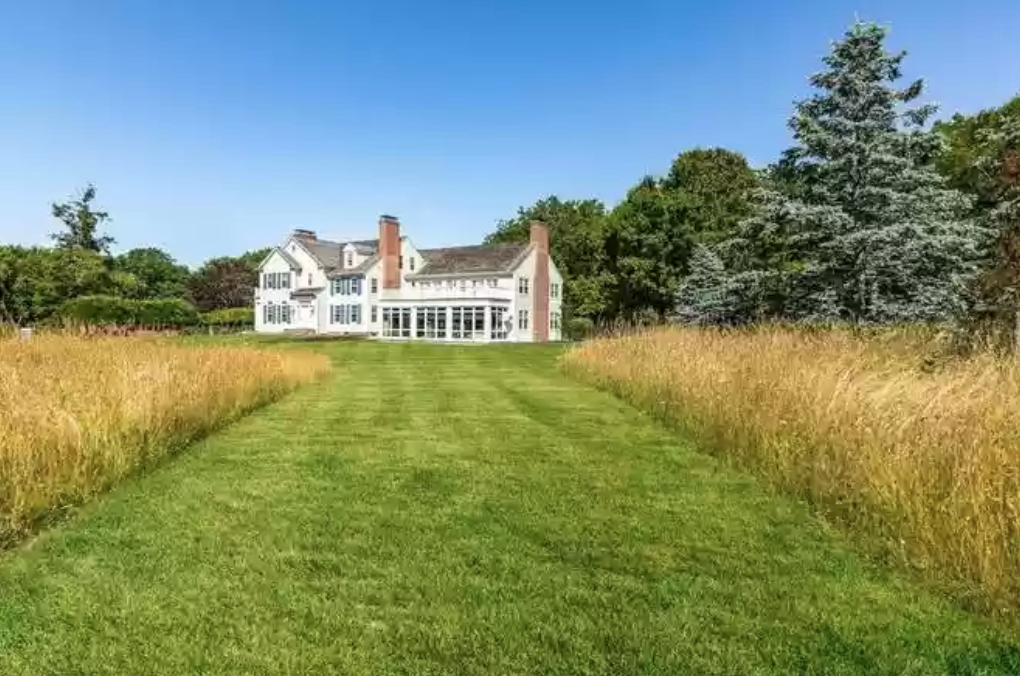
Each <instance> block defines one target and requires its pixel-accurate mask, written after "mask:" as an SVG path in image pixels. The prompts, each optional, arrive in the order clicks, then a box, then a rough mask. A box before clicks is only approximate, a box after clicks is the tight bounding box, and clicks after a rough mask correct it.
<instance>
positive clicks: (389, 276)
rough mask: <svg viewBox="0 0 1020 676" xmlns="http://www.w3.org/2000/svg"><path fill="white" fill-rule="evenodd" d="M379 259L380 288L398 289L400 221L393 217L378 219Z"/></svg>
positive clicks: (383, 216)
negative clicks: (380, 262)
mask: <svg viewBox="0 0 1020 676" xmlns="http://www.w3.org/2000/svg"><path fill="white" fill-rule="evenodd" d="M379 258H381V259H382V267H383V273H382V288H384V289H399V288H400V221H398V220H397V219H396V217H395V216H387V215H385V214H384V215H382V216H380V217H379Z"/></svg>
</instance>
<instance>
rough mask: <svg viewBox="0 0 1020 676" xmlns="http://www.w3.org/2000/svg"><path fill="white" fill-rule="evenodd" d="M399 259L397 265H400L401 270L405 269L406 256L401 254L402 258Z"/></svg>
mask: <svg viewBox="0 0 1020 676" xmlns="http://www.w3.org/2000/svg"><path fill="white" fill-rule="evenodd" d="M397 260H398V265H397V267H399V268H400V269H401V270H403V269H404V257H403V256H400V258H398V259H397Z"/></svg>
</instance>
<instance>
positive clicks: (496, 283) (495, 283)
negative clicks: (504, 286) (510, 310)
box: [489, 279, 499, 289]
mask: <svg viewBox="0 0 1020 676" xmlns="http://www.w3.org/2000/svg"><path fill="white" fill-rule="evenodd" d="M497 286H499V280H498V279H490V280H489V288H490V289H495V288H496V287H497Z"/></svg>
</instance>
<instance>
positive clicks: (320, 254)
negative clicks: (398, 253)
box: [294, 237, 378, 272]
mask: <svg viewBox="0 0 1020 676" xmlns="http://www.w3.org/2000/svg"><path fill="white" fill-rule="evenodd" d="M294 239H296V240H297V241H298V242H300V243H301V246H303V247H304V248H305V249H307V250H308V253H310V254H311V255H312V258H314V259H315V260H316V261H317V262H318V263H319V265H321V266H322V268H323V269H324V270H326V271H327V272H355V271H358V269H359V268H362V267H363V266H364V265H365V263H362V264H361V265H358V266H356V267H354V268H351V269H347V270H345V269H344V265H343V264H344V260H343V249H344V247H345V246H347V245H348V244H353V245H354V250H355V251H357V252H358V253H359V254H361V255H362V256H370V255H374V254H375V252H376V249H377V246H378V245H377V243H376V240H374V239H362V240H355V241H353V242H331V241H329V240H328V239H309V238H307V237H295V238H294Z"/></svg>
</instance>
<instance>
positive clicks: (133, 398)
mask: <svg viewBox="0 0 1020 676" xmlns="http://www.w3.org/2000/svg"><path fill="white" fill-rule="evenodd" d="M328 368H329V363H328V360H327V359H326V357H324V356H321V355H314V354H311V353H298V352H278V351H262V350H255V349H242V348H233V347H223V346H185V345H181V344H179V343H173V342H170V341H166V340H158V339H145V338H81V337H75V336H69V335H39V336H36V337H34V338H33V339H32V340H30V341H27V342H24V343H22V342H18V341H17V340H13V339H10V338H8V339H6V340H3V341H0V546H3V545H4V544H10V543H11V542H13V541H15V540H16V539H18V538H19V537H21V536H23V535H24V534H25V532H26V531H27V530H28V529H30V528H31V527H32V525H33V524H34V523H35V522H37V521H38V519H39V518H41V517H44V516H46V515H48V514H50V513H52V512H53V510H55V509H57V508H60V507H63V506H66V505H71V504H76V503H79V502H81V501H83V500H84V499H86V498H87V497H89V496H90V495H92V494H94V493H96V492H97V491H101V490H103V489H105V488H107V487H109V486H110V485H111V484H112V483H113V482H115V481H117V480H118V479H120V478H122V477H124V476H125V475H128V474H130V473H132V472H134V471H136V470H138V469H139V468H141V467H143V466H145V465H146V464H148V463H151V462H153V461H154V460H157V459H159V458H160V457H162V456H164V455H166V454H167V453H169V452H172V451H173V450H174V449H176V448H178V447H179V446H180V445H182V444H184V443H186V442H187V441H189V440H192V439H194V438H196V437H197V436H200V435H201V434H203V433H205V432H208V431H209V430H210V429H212V428H214V427H216V426H218V425H220V424H222V423H223V422H224V421H227V420H230V419H232V418H235V417H237V416H239V415H241V414H243V413H244V412H246V411H248V410H250V409H252V408H253V407H255V406H258V405H260V404H263V403H266V402H268V401H271V400H273V399H275V398H277V397H279V396H281V395H282V394H284V393H285V392H287V391H289V390H291V389H293V388H294V387H296V386H297V385H299V384H301V383H304V382H307V381H310V380H312V379H314V378H316V377H317V376H318V375H319V374H322V373H324V372H325V371H326V370H327V369H328Z"/></svg>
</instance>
